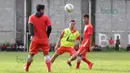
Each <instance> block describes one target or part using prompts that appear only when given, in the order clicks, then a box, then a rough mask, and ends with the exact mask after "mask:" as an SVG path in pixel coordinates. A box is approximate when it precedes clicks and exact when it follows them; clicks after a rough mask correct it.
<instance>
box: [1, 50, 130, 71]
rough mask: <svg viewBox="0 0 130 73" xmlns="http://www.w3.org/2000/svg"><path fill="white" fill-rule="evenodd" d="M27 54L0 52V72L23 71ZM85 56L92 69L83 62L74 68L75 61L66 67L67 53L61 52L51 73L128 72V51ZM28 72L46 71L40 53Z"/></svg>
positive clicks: (129, 61)
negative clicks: (89, 61) (91, 64)
mask: <svg viewBox="0 0 130 73" xmlns="http://www.w3.org/2000/svg"><path fill="white" fill-rule="evenodd" d="M52 54H53V53H51V55H52ZM27 55H28V53H23V52H0V73H25V72H24V70H23V64H24V62H25V58H26V57H27ZM87 57H88V59H89V60H91V61H92V62H93V63H94V66H93V68H92V70H89V69H88V66H87V64H86V63H84V62H82V63H81V66H80V70H74V66H75V63H76V62H75V61H74V62H73V63H72V64H73V66H72V68H70V67H68V65H67V64H66V60H67V59H68V58H69V55H68V54H63V55H62V56H60V57H58V58H57V59H56V61H55V62H54V63H53V65H52V73H130V52H129V53H128V52H92V53H88V55H87ZM28 73H47V72H46V67H45V64H44V57H43V55H42V53H39V54H38V55H36V56H35V57H34V61H33V63H32V65H31V67H30V71H29V72H28Z"/></svg>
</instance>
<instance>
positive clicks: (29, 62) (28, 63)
mask: <svg viewBox="0 0 130 73" xmlns="http://www.w3.org/2000/svg"><path fill="white" fill-rule="evenodd" d="M32 60H33V59H32V57H31V56H30V55H28V57H27V63H26V68H27V69H28V68H29V66H30V65H31V63H32Z"/></svg>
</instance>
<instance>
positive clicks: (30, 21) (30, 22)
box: [28, 16, 34, 24]
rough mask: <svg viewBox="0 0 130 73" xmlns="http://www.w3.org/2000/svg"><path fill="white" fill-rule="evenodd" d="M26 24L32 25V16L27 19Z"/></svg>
mask: <svg viewBox="0 0 130 73" xmlns="http://www.w3.org/2000/svg"><path fill="white" fill-rule="evenodd" d="M28 23H29V24H33V23H34V22H33V17H32V16H30V17H29V20H28Z"/></svg>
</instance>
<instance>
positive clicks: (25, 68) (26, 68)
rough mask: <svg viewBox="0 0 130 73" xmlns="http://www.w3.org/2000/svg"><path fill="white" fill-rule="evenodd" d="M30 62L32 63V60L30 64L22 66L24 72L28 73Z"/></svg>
mask: <svg viewBox="0 0 130 73" xmlns="http://www.w3.org/2000/svg"><path fill="white" fill-rule="evenodd" d="M32 61H33V60H31V61H30V63H26V64H25V65H24V70H25V71H26V72H28V71H29V66H30V65H31V63H32Z"/></svg>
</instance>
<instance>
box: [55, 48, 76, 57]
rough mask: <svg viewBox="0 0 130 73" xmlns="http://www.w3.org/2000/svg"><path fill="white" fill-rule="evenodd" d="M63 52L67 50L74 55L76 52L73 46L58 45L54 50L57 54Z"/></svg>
mask: <svg viewBox="0 0 130 73" xmlns="http://www.w3.org/2000/svg"><path fill="white" fill-rule="evenodd" d="M65 52H68V53H69V54H70V56H72V55H74V54H75V53H76V51H75V49H74V48H71V47H63V46H61V47H59V48H58V49H57V50H56V53H58V54H60V55H61V54H63V53H65Z"/></svg>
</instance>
